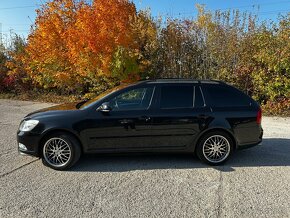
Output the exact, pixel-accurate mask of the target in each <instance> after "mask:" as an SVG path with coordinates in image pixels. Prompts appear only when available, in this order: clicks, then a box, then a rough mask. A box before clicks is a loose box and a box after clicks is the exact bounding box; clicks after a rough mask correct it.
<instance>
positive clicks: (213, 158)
mask: <svg viewBox="0 0 290 218" xmlns="http://www.w3.org/2000/svg"><path fill="white" fill-rule="evenodd" d="M233 151H234V142H233V140H232V138H231V137H230V136H229V134H228V133H226V132H223V131H219V130H216V131H211V132H209V133H206V134H204V135H203V136H202V137H201V138H200V140H199V142H198V144H197V147H196V154H197V156H198V158H199V159H200V160H201V161H203V162H205V163H207V164H209V165H214V166H216V165H221V164H223V163H224V162H226V161H227V160H228V159H229V158H230V156H231V155H232V153H233Z"/></svg>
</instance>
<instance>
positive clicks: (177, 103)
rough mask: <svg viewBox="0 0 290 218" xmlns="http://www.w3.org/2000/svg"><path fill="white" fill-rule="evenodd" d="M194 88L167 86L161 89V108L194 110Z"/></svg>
mask: <svg viewBox="0 0 290 218" xmlns="http://www.w3.org/2000/svg"><path fill="white" fill-rule="evenodd" d="M192 107H193V86H182V85H167V86H163V87H161V96H160V108H164V109H165V108H192Z"/></svg>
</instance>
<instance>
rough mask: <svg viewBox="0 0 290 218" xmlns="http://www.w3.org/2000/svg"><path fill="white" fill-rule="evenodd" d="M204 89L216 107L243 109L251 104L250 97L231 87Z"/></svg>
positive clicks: (221, 86) (209, 87)
mask: <svg viewBox="0 0 290 218" xmlns="http://www.w3.org/2000/svg"><path fill="white" fill-rule="evenodd" d="M204 89H205V90H206V92H207V94H208V97H209V98H210V101H211V104H212V106H215V107H242V106H249V105H250V103H251V99H250V97H249V96H247V95H246V94H244V93H243V92H242V91H240V90H238V89H235V88H233V87H231V86H226V85H204Z"/></svg>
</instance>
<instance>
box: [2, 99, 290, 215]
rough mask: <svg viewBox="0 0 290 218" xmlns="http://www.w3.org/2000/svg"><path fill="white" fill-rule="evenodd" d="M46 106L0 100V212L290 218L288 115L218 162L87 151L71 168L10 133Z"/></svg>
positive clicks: (274, 119) (270, 119) (270, 122)
mask: <svg viewBox="0 0 290 218" xmlns="http://www.w3.org/2000/svg"><path fill="white" fill-rule="evenodd" d="M47 106H49V104H45V103H36V102H27V101H26V102H24V101H12V100H1V99H0V128H1V130H0V217H1V218H2V217H3V218H4V217H5V218H6V217H13V218H15V217H118V218H119V217H126V218H127V217H166V218H167V217H247V218H248V217H290V118H278V117H264V118H263V122H262V124H263V128H264V136H265V137H264V140H263V145H262V146H256V147H254V148H251V149H248V150H242V151H238V152H236V153H235V154H234V156H233V157H232V159H231V160H230V161H228V162H227V163H226V165H224V166H220V167H209V166H207V165H205V164H203V163H200V161H199V160H198V159H197V158H194V157H192V156H191V155H150V156H94V155H86V156H84V157H82V158H81V160H80V161H79V162H78V164H77V166H75V167H74V168H72V169H71V170H70V171H66V172H59V171H54V170H52V169H49V168H47V167H44V166H43V165H42V163H41V161H40V160H39V159H37V158H33V157H29V156H21V155H18V152H17V147H16V139H15V136H16V131H17V128H18V125H19V121H20V120H21V118H22V117H23V116H24V115H26V114H27V113H29V112H31V111H33V110H36V109H39V108H43V107H47Z"/></svg>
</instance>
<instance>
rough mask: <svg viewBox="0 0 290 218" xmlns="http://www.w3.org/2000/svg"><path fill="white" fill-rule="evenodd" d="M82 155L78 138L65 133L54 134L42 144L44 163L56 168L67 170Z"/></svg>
mask: <svg viewBox="0 0 290 218" xmlns="http://www.w3.org/2000/svg"><path fill="white" fill-rule="evenodd" d="M80 156H81V145H80V143H79V142H78V140H77V139H76V138H75V137H73V136H71V135H69V134H65V133H59V134H53V135H50V136H49V137H47V138H46V139H45V140H44V143H43V146H42V163H43V164H44V165H45V166H48V167H50V168H52V169H55V170H67V169H69V168H70V167H72V166H73V165H74V164H75V163H76V162H77V161H78V160H79V159H80Z"/></svg>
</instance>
